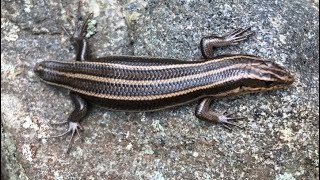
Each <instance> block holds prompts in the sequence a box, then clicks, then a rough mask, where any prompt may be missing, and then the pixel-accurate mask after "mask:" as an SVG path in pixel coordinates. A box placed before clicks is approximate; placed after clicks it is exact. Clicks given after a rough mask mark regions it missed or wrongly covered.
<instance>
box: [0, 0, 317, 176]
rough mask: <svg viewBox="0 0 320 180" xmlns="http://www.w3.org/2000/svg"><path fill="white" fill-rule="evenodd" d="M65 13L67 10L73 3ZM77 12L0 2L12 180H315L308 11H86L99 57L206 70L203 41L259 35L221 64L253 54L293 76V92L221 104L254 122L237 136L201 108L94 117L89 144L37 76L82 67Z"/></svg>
mask: <svg viewBox="0 0 320 180" xmlns="http://www.w3.org/2000/svg"><path fill="white" fill-rule="evenodd" d="M67 2H68V3H67ZM76 9H77V1H75V2H72V3H70V2H69V1H62V2H60V1H2V2H1V10H2V11H1V172H2V175H3V176H4V177H10V178H11V179H318V178H319V170H318V167H319V154H318V153H319V20H318V18H319V9H318V3H317V1H315V4H314V3H312V2H310V1H306V0H296V1H286V0H278V1H269V0H243V1H234V0H224V1H212V0H200V1H194V0H172V1H170V3H168V2H166V1H155V0H147V1H142V0H132V1H131V0H130V1H116V0H108V1H102V0H93V1H89V0H84V1H83V7H82V8H81V12H83V14H87V13H88V12H93V14H94V19H95V21H96V24H97V26H96V31H97V33H96V35H94V36H93V37H91V38H90V40H89V42H90V44H91V50H92V56H93V57H103V56H107V55H115V54H122V55H138V56H154V57H168V58H181V59H186V60H196V59H199V58H201V53H200V50H199V41H200V39H201V37H203V36H207V35H212V34H220V35H222V34H224V33H227V32H230V31H232V30H233V29H235V28H239V27H247V26H252V30H253V31H255V35H254V36H252V37H250V38H249V39H248V40H247V41H246V42H243V43H241V44H239V45H236V46H231V47H226V48H221V49H218V50H217V51H216V54H217V55H222V54H238V53H245V54H252V55H257V56H261V57H264V58H268V59H273V60H274V61H276V62H277V63H279V64H281V65H282V66H285V67H286V68H287V69H289V70H290V71H291V72H292V73H293V74H294V75H295V79H296V81H295V83H294V84H293V86H292V87H290V88H289V89H286V90H279V91H273V92H265V93H257V94H250V95H243V96H238V97H230V98H223V99H221V100H219V101H215V103H214V105H213V106H212V108H213V109H216V110H217V111H221V110H223V109H227V110H228V112H230V113H233V112H235V115H236V116H246V117H248V120H243V121H239V122H237V123H238V124H239V125H241V126H244V127H245V128H244V129H234V130H233V131H229V130H227V129H225V128H223V127H222V126H220V125H217V124H214V123H210V122H204V121H201V120H199V119H197V118H196V117H195V116H194V115H193V113H194V105H195V103H193V104H190V105H186V106H182V107H177V108H173V109H168V110H164V111H160V112H153V113H142V112H141V113H129V112H111V111H107V110H104V109H101V108H98V107H95V106H93V107H92V108H91V109H90V113H89V114H88V116H87V117H86V118H85V119H84V120H83V123H82V125H83V126H84V129H85V130H84V131H83V132H82V136H83V137H85V141H84V142H82V141H81V140H80V139H79V138H76V140H75V143H74V146H73V148H72V150H71V153H70V154H66V153H65V152H66V148H67V141H66V140H68V139H69V138H70V136H68V137H64V138H58V139H41V140H39V138H42V137H46V136H49V135H54V134H58V133H62V132H63V131H65V130H66V128H67V127H65V126H53V125H52V126H51V125H50V124H49V122H50V121H53V122H59V121H64V120H66V119H67V117H68V115H69V114H70V112H71V110H72V108H73V106H72V103H71V102H70V99H69V97H68V92H67V91H65V90H61V89H59V88H55V87H51V86H48V85H46V84H44V83H42V82H40V80H39V79H38V78H37V77H36V76H35V74H34V73H33V71H32V69H33V66H34V65H35V63H37V62H39V61H44V60H59V61H67V60H72V59H73V58H74V49H73V48H71V44H70V42H69V39H68V38H69V37H68V36H67V35H66V34H65V33H64V32H63V31H62V30H61V25H63V26H65V27H66V29H68V30H70V31H71V30H72V29H73V26H72V25H70V24H69V23H68V20H67V17H70V16H71V15H73V16H76Z"/></svg>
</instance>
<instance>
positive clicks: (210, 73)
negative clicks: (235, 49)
mask: <svg viewBox="0 0 320 180" xmlns="http://www.w3.org/2000/svg"><path fill="white" fill-rule="evenodd" d="M246 66H248V64H245V63H243V64H234V65H231V66H226V67H223V68H220V69H214V70H211V71H206V72H202V73H199V74H193V75H189V76H182V77H176V78H168V79H156V80H140V81H139V80H126V79H120V78H118V79H117V78H106V77H101V76H94V75H87V74H79V73H67V72H60V71H54V70H50V71H49V72H50V73H52V74H58V75H61V76H65V77H69V78H77V79H83V80H91V81H97V82H107V83H112V84H128V85H140V86H141V85H145V86H147V85H159V84H167V83H177V82H184V81H190V80H194V79H198V78H202V77H206V76H214V75H216V74H219V73H222V72H224V71H228V70H232V69H234V70H235V69H237V68H239V69H240V68H241V69H242V70H246ZM239 76H240V75H239Z"/></svg>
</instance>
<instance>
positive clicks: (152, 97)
mask: <svg viewBox="0 0 320 180" xmlns="http://www.w3.org/2000/svg"><path fill="white" fill-rule="evenodd" d="M241 78H242V77H241V76H239V77H228V78H225V79H224V80H222V81H219V82H215V83H212V84H208V85H204V86H196V87H193V88H190V89H186V90H182V91H178V92H174V93H168V94H158V95H150V96H117V95H110V94H104V93H92V92H88V91H85V90H81V89H76V88H73V87H71V86H68V85H62V84H57V83H52V82H48V81H45V82H46V83H48V84H51V85H55V86H59V87H63V88H66V89H69V90H72V91H74V92H77V93H80V94H84V95H87V96H92V97H96V98H104V99H114V100H126V101H150V100H157V99H165V98H172V97H176V96H181V95H185V94H188V93H192V92H194V91H199V90H204V89H211V88H214V87H215V86H217V85H219V84H223V83H226V82H229V81H236V80H239V79H241ZM43 81H44V80H43Z"/></svg>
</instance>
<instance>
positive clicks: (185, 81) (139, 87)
mask: <svg viewBox="0 0 320 180" xmlns="http://www.w3.org/2000/svg"><path fill="white" fill-rule="evenodd" d="M88 19H89V17H88V18H87V20H86V21H85V22H84V23H83V25H82V26H81V27H78V28H77V30H76V31H75V33H74V34H73V36H72V37H71V41H72V42H74V44H75V47H76V50H77V53H76V58H75V61H70V62H59V61H43V62H40V63H38V64H36V66H35V68H34V71H35V73H36V74H37V75H38V76H39V77H40V79H41V80H42V81H44V82H45V83H47V84H50V85H54V86H59V87H62V88H65V89H68V90H70V96H71V99H72V101H73V103H74V104H75V109H74V110H73V111H72V113H71V114H70V116H69V118H68V120H67V121H66V122H68V124H69V129H68V131H67V132H66V133H64V134H62V135H65V134H67V133H68V132H72V137H73V135H74V133H75V132H78V129H80V128H81V126H80V121H81V120H82V119H83V117H84V116H85V115H86V114H87V102H89V103H92V104H96V105H99V106H102V107H105V108H107V109H109V110H116V111H156V110H161V109H166V108H170V107H174V106H179V105H182V104H186V103H190V102H193V101H196V100H199V104H198V105H197V108H196V111H195V115H196V116H197V117H198V118H200V119H204V120H209V121H214V122H218V123H222V124H224V125H235V124H234V123H233V122H230V121H231V120H234V119H238V118H232V117H228V116H227V115H224V114H223V113H222V114H221V113H220V114H219V113H215V112H213V111H211V110H210V108H209V106H210V104H211V100H212V99H216V98H221V97H226V96H231V95H238V94H244V93H253V92H260V91H269V90H274V89H280V88H285V87H288V86H289V85H290V84H292V83H293V81H294V77H293V76H292V75H291V74H290V73H289V72H288V71H287V70H285V69H284V68H282V67H280V66H279V65H277V64H276V63H275V62H273V61H269V60H264V59H262V58H260V57H256V56H251V55H241V54H240V55H228V56H216V57H215V56H213V49H214V48H216V47H223V46H227V45H234V44H237V43H238V42H240V41H243V40H245V39H247V37H248V36H249V35H251V34H252V33H250V32H249V31H248V30H249V28H246V29H237V30H235V31H233V32H231V33H229V34H227V35H225V36H221V37H218V36H209V37H204V38H202V39H201V42H200V47H201V52H202V55H203V57H204V59H202V60H198V61H184V60H178V59H168V58H151V57H136V56H109V57H104V58H96V59H91V58H89V57H90V56H89V51H88V46H89V45H88V42H87V39H86V38H85V37H84V34H85V29H86V27H87V22H88ZM62 135H59V136H62ZM56 137H57V136H56ZM71 139H72V138H71ZM69 145H70V142H69Z"/></svg>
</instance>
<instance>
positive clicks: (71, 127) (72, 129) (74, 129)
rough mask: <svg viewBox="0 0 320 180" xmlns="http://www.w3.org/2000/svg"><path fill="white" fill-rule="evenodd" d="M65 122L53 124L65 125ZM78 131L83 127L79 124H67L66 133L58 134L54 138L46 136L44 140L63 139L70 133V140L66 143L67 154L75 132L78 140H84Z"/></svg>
mask: <svg viewBox="0 0 320 180" xmlns="http://www.w3.org/2000/svg"><path fill="white" fill-rule="evenodd" d="M65 123H66V122H61V123H55V124H65ZM79 130H83V127H82V126H81V125H80V123H79V122H69V128H68V130H67V131H66V132H64V133H62V134H59V135H55V136H48V137H44V139H49V138H50V139H51V138H58V137H63V136H65V135H67V134H68V133H70V132H71V138H70V140H69V142H68V149H67V153H69V152H70V149H71V147H72V144H73V142H74V141H73V139H74V134H75V132H76V133H77V135H78V136H79V138H80V139H82V140H84V138H83V137H82V136H81V135H80V132H79Z"/></svg>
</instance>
